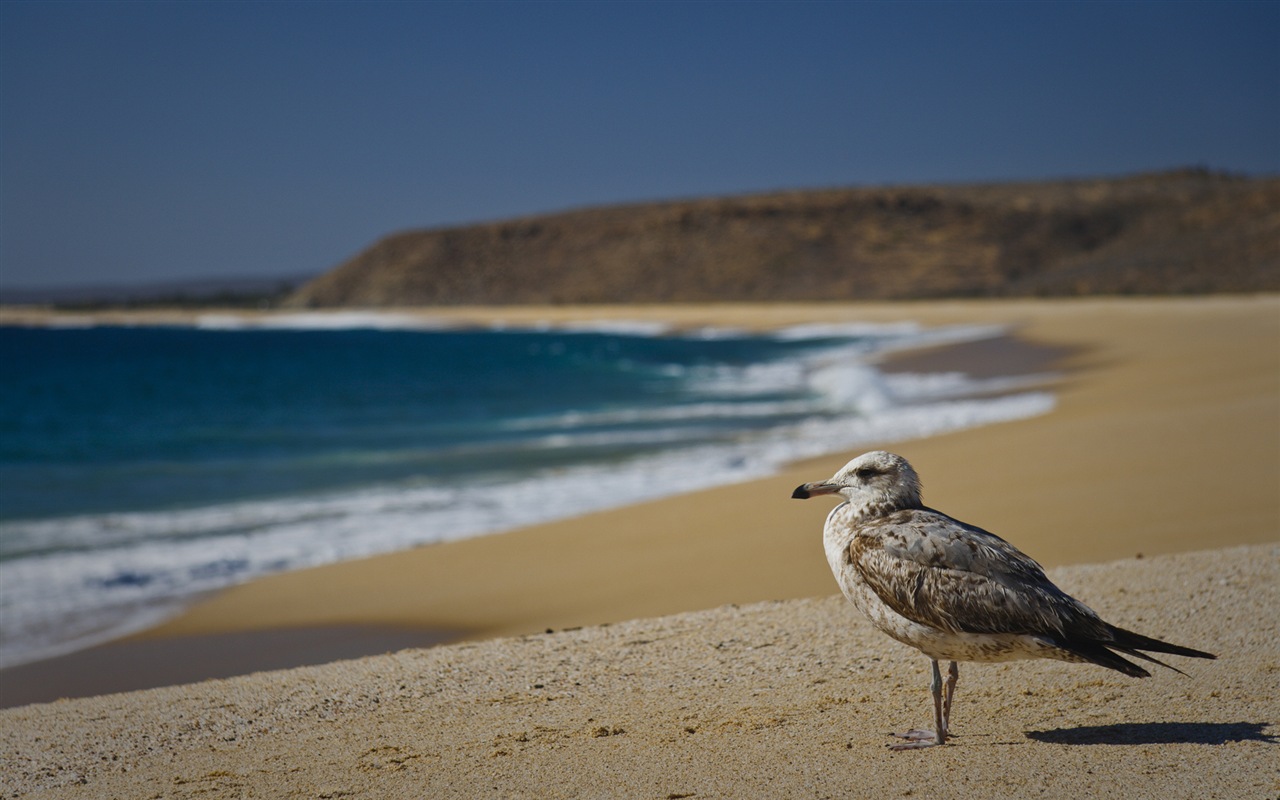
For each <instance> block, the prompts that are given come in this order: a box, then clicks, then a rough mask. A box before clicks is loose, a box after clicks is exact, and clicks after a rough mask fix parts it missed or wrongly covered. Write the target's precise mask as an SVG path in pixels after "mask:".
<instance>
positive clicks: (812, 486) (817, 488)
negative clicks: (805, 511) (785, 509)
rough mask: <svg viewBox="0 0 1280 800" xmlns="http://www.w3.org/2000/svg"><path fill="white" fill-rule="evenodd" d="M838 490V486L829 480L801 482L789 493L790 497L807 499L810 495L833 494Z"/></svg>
mask: <svg viewBox="0 0 1280 800" xmlns="http://www.w3.org/2000/svg"><path fill="white" fill-rule="evenodd" d="M838 491H840V487H839V486H836V485H835V484H833V483H831V482H829V481H818V482H817V483H802V484H800V485H799V486H797V487H796V490H795V491H794V492H792V493H791V499H792V500H808V499H809V498H810V497H817V496H818V495H820V494H835V493H836V492H838Z"/></svg>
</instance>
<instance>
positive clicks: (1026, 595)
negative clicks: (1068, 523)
mask: <svg viewBox="0 0 1280 800" xmlns="http://www.w3.org/2000/svg"><path fill="white" fill-rule="evenodd" d="M829 494H834V495H839V496H840V497H842V498H843V499H844V502H842V503H841V504H840V505H838V506H836V508H835V509H834V510H833V511H832V512H831V513H830V514H829V515H828V516H827V522H826V525H825V526H824V527H823V531H822V540H823V545H824V547H825V549H826V552H827V562H828V563H829V564H830V565H831V571H832V572H833V573H835V577H836V582H837V583H839V584H840V589H841V591H843V592H844V596H845V597H847V598H848V599H849V601H850V602H851V603H853V605H854V606H856V607H857V608H858V610H859V611H861V612H862V613H863V614H865V615H866V616H867V617H868V618H869V619H870V620H871V623H872V624H873V625H875V627H877V628H879V629H880V630H881V631H882V632H884V633H886V634H888V635H889V636H891V637H893V638H894V639H897V640H898V641H899V642H902V643H903V644H906V645H910V646H912V647H914V648H916V649H917V650H919V651H920V652H922V653H924V654H925V655H926V656H928V657H929V658H930V659H931V660H932V662H933V680H932V681H931V683H930V685H929V689H930V691H931V692H932V693H933V710H934V722H935V724H936V727H935V729H934V730H932V731H929V730H909V731H907V732H905V733H895V734H892V735H893V736H896V737H898V738H900V739H904V740H906V741H905V742H903V743H900V744H895V745H892V746H891V748H892V749H894V750H915V749H919V748H924V747H934V746H936V745H942V744H946V742H947V738H948V734H949V731H948V724H949V722H950V719H951V698H952V696H953V694H954V693H955V688H956V682H957V681H958V680H959V678H960V670H959V668H958V667H957V666H956V662H959V661H1011V660H1014V659H1020V658H1053V659H1057V660H1059V661H1071V662H1076V663H1092V664H1098V665H1100V666H1103V667H1107V668H1109V669H1114V670H1116V671H1118V672H1123V673H1124V674H1125V675H1130V676H1133V677H1135V678H1146V677H1149V676H1150V674H1151V673H1149V672H1147V671H1146V670H1145V669H1143V668H1142V667H1140V666H1138V665H1137V664H1135V663H1133V662H1132V661H1129V660H1128V659H1126V658H1122V657H1121V656H1120V655H1118V654H1117V652H1116V651H1119V652H1120V653H1125V654H1127V655H1129V656H1133V657H1135V658H1140V659H1143V660H1144V661H1148V662H1151V663H1154V664H1159V665H1160V666H1162V667H1168V668H1169V669H1171V670H1174V671H1175V672H1182V670H1180V669H1178V668H1177V667H1172V666H1169V665H1168V664H1165V663H1164V662H1163V661H1159V660H1157V659H1155V658H1152V657H1151V656H1149V655H1147V654H1146V653H1143V652H1142V651H1143V650H1149V651H1152V652H1156V653H1172V654H1174V655H1179V656H1188V657H1191V658H1216V656H1214V655H1213V654H1211V653H1205V652H1202V651H1200V650H1192V649H1191V648H1189V647H1181V646H1179V645H1176V644H1169V643H1168V642H1162V641H1160V640H1159V639H1152V638H1150V637H1147V636H1143V635H1141V634H1138V633H1134V632H1133V631H1127V630H1125V629H1124V628H1118V627H1116V626H1115V625H1112V624H1110V623H1108V622H1105V621H1103V619H1102V618H1101V617H1099V616H1098V615H1097V614H1096V613H1095V612H1094V611H1093V609H1091V608H1089V607H1088V606H1086V605H1085V604H1084V603H1081V602H1080V601H1079V600H1076V599H1075V598H1074V597H1071V596H1070V595H1068V594H1067V593H1066V592H1064V591H1062V590H1061V589H1059V588H1058V587H1057V586H1055V585H1054V584H1053V582H1052V581H1050V580H1049V579H1048V578H1047V577H1045V574H1044V569H1043V568H1041V566H1040V565H1039V564H1037V563H1036V562H1035V561H1034V560H1032V559H1031V558H1030V557H1029V556H1027V555H1026V554H1024V553H1023V552H1022V551H1021V550H1019V549H1018V548H1016V547H1014V546H1013V545H1011V544H1009V543H1008V542H1006V541H1005V540H1004V539H1001V538H1000V537H999V536H996V535H995V534H994V533H988V532H987V531H984V530H983V529H982V528H978V527H975V526H973V525H969V524H967V523H964V522H961V521H960V520H957V519H953V518H952V517H949V516H947V515H946V514H943V513H942V512H941V511H935V510H934V509H932V508H928V507H927V506H925V505H924V504H922V503H921V502H920V478H919V477H918V476H917V475H916V471H915V470H914V469H912V467H911V465H910V464H909V463H907V460H906V459H905V458H903V457H902V456H898V455H894V454H893V453H886V452H884V451H882V450H878V451H875V452H871V453H865V454H863V455H860V456H858V457H857V458H855V459H854V460H852V461H850V462H849V463H848V464H846V465H845V466H844V468H843V469H841V470H840V471H839V472H837V473H836V474H835V476H833V477H832V478H830V479H829V480H825V481H817V482H815V483H806V484H803V485H801V486H798V487H797V488H796V490H795V491H794V492H793V493H792V494H791V496H792V497H793V498H796V499H799V500H807V499H809V498H810V497H817V496H818V495H829ZM944 660H945V661H950V662H951V666H950V668H949V669H948V673H947V680H946V683H945V687H944V683H943V680H942V672H941V670H940V668H939V666H938V664H939V662H940V661H944ZM1184 674H1185V673H1184Z"/></svg>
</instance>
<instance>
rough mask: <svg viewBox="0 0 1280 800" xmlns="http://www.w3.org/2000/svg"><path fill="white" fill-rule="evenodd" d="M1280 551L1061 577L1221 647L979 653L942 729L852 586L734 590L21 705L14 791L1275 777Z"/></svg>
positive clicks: (1265, 780)
mask: <svg viewBox="0 0 1280 800" xmlns="http://www.w3.org/2000/svg"><path fill="white" fill-rule="evenodd" d="M1278 567H1280V546H1277V545H1255V546H1253V547H1247V548H1233V549H1222V550H1215V551H1206V552H1201V553H1191V554H1181V555H1176V556H1161V557H1156V558H1144V559H1141V560H1138V559H1127V560H1124V561H1119V562H1115V563H1112V564H1106V565H1101V566H1077V567H1067V568H1061V569H1057V570H1053V571H1052V572H1051V574H1052V576H1053V577H1054V579H1055V580H1057V581H1058V582H1059V583H1060V584H1061V585H1062V586H1063V588H1065V589H1066V590H1067V591H1069V592H1072V593H1073V594H1075V595H1077V596H1078V597H1080V598H1082V599H1084V600H1085V601H1086V602H1088V603H1090V604H1092V605H1094V606H1095V607H1096V608H1098V609H1101V610H1102V611H1103V612H1104V614H1105V615H1106V616H1108V617H1109V618H1111V619H1112V620H1114V621H1116V622H1117V623H1120V624H1122V625H1126V626H1130V627H1134V628H1137V629H1139V630H1141V631H1145V632H1147V633H1152V634H1158V635H1165V636H1168V637H1169V638H1171V639H1175V640H1177V641H1178V642H1181V643H1185V644H1189V645H1193V646H1195V647H1202V648H1207V649H1209V650H1211V651H1214V652H1217V653H1218V654H1220V658H1219V660H1217V661H1212V662H1206V661H1194V662H1192V661H1190V660H1187V659H1180V660H1179V663H1178V666H1180V667H1182V668H1184V669H1185V670H1186V671H1187V673H1188V674H1187V675H1186V676H1183V675H1178V674H1176V673H1173V672H1169V671H1167V670H1160V671H1159V672H1157V674H1155V675H1154V676H1153V677H1151V678H1148V679H1143V680H1135V679H1132V678H1126V677H1124V676H1122V675H1119V674H1117V673H1114V672H1110V671H1107V670H1104V669H1102V668H1100V667H1093V666H1083V665H1073V664H1062V663H1058V662H1040V661H1037V662H1015V663H1010V664H1000V665H966V666H962V667H961V673H960V684H959V688H958V689H957V694H956V705H955V708H954V711H953V715H952V722H953V727H954V732H955V734H956V738H955V739H954V741H953V743H952V744H949V745H948V746H947V747H944V748H934V749H932V750H924V751H915V752H905V753H892V752H890V751H888V750H887V749H886V748H885V744H886V742H887V741H888V738H887V737H886V736H885V732H886V731H889V730H900V729H902V728H903V727H905V726H908V725H921V724H924V723H926V722H927V720H928V719H929V717H930V714H931V704H930V702H929V695H928V690H927V688H926V687H927V683H928V677H927V665H928V662H927V661H926V659H925V658H924V657H923V656H920V655H919V654H917V653H915V652H914V651H910V650H908V649H907V648H905V647H902V646H901V645H898V644H896V643H894V642H892V641H890V640H888V639H887V638H885V637H884V636H882V635H880V634H879V633H877V632H875V631H874V630H872V629H871V627H870V626H869V625H868V624H867V623H866V622H864V621H863V620H862V619H861V618H860V617H859V616H858V615H857V614H856V612H854V610H853V609H852V608H851V607H850V606H848V604H846V603H845V602H844V601H843V600H842V599H839V598H834V597H827V598H822V599H809V600H791V601H785V602H775V603H763V604H756V605H751V606H745V607H727V608H721V609H716V610H712V611H702V612H694V613H689V614H682V615H677V616H671V617H664V618H660V619H649V620H639V621H632V622H624V623H619V624H617V625H611V626H607V627H599V628H589V629H582V630H575V631H563V632H559V633H555V634H542V635H534V636H529V637H525V638H518V639H499V640H491V641H487V642H481V643H469V644H461V645H452V646H447V647H439V648H434V649H427V650H407V651H404V652H401V653H397V654H394V655H386V656H374V657H369V658H365V659H361V660H358V661H344V662H338V663H334V664H329V665H326V666H321V667H305V668H301V669H297V670H292V671H288V672H272V673H261V674H258V675H252V676H248V677H243V678H235V679H231V680H227V681H209V682H206V683H201V684H194V685H190V686H182V687H176V688H170V689H154V690H151V691H148V692H141V693H135V694H122V695H109V696H105V697H97V698H90V699H85V700H75V701H64V702H61V703H54V704H46V705H34V706H26V707H23V708H19V709H12V710H8V711H4V712H0V759H3V769H2V770H0V792H3V794H4V796H6V797H20V796H24V795H25V794H26V793H28V792H32V793H36V792H38V794H33V795H32V796H39V797H42V798H82V797H94V798H107V797H120V798H149V797H156V798H158V797H164V798H209V797H215V798H222V797H235V798H256V797H271V798H277V797H299V798H302V797H306V798H339V797H341V798H370V799H373V798H393V797H396V798H398V797H405V798H411V797H412V798H416V797H431V798H448V797H458V798H475V797H504V798H505V797H528V798H559V797H584V798H595V797H599V798H611V797H627V798H684V797H691V798H700V800H706V799H707V798H754V797H761V798H765V797H769V798H772V797H814V798H837V797H877V798H881V797H908V796H921V797H939V798H948V797H957V798H961V797H962V798H967V799H969V800H972V798H1004V797H1107V796H1115V797H1125V798H1135V800H1136V799H1137V798H1160V799H1161V800H1173V799H1174V798H1215V797H1216V798H1258V799H1259V800H1263V799H1265V798H1275V797H1276V796H1277V794H1278V793H1280V747H1278V745H1280V740H1278V739H1277V736H1280V724H1277V723H1278V722H1280V703H1278V701H1277V698H1276V686H1277V684H1278V683H1280V623H1278V622H1277V618H1276V613H1275V612H1276V609H1277V608H1280V568H1278Z"/></svg>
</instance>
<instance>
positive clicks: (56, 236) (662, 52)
mask: <svg viewBox="0 0 1280 800" xmlns="http://www.w3.org/2000/svg"><path fill="white" fill-rule="evenodd" d="M1185 165H1203V166H1209V167H1212V168H1216V169H1227V170H1232V171H1237V172H1244V173H1249V174H1276V173H1280V3H1275V2H1263V3H1232V2H1209V3H1190V2H1187V3H1174V2H1160V3H1149V2H1127V3H1106V2H1076V3H1048V2H1040V3H1031V2H1028V3H964V2H953V3H936V2H919V3H912V2H902V3H872V2H867V3H766V2H759V3H714V2H701V3H676V2H672V3H660V2H650V3H608V2H595V3H589V2H574V3H570V2H565V3H538V2H524V3H483V2H477V3H409V2H401V3H376V2H362V3H341V2H332V3H324V2H310V3H288V2H264V3H255V2H218V3H198V2H182V3H176V2H175V3H148V2H128V3H114V2H104V1H102V0H98V1H95V2H54V1H51V0H47V1H45V2H38V3H25V2H14V0H5V1H4V2H0V285H4V286H10V287H14V286H69V285H77V284H109V283H130V282H139V281H152V280H172V279H186V278H204V277H210V276H246V275H263V276H267V275H289V274H299V273H308V272H321V271H323V270H325V269H328V268H330V267H332V266H334V265H336V264H337V263H339V262H340V261H342V260H344V259H345V258H347V257H349V256H351V255H353V254H354V253H356V252H358V251H359V250H361V249H363V248H364V247H365V246H367V245H369V244H371V243H372V242H373V241H374V240H376V239H377V238H379V237H381V236H383V235H385V234H387V233H390V232H392V231H396V230H402V229H406V228H421V227H436V226H442V225H449V224H455V223H463V222H472V221H479V220H488V219H499V218H504V217H510V216H517V215H525V214H534V213H542V212H550V211H557V210H562V209H566V208H575V207H581V206H587V205H594V204H600V203H625V202H634V201H644V200H657V199H671V198H682V197H697V196H706V195H720V194H741V193H748V192H757V191H767V190H773V189H783V188H808V187H823V186H844V185H879V184H889V183H894V184H912V183H926V182H963V181H999V180H1007V179H1037V178H1044V177H1063V176H1066V177H1077V176H1079V177H1087V176H1096V175H1115V174H1124V173H1131V172H1137V171H1144V170H1158V169H1167V168H1171V167H1176V166H1185Z"/></svg>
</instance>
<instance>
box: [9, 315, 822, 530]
mask: <svg viewBox="0 0 1280 800" xmlns="http://www.w3.org/2000/svg"><path fill="white" fill-rule="evenodd" d="M813 346H814V343H813V342H806V343H794V342H791V343H785V342H779V341H777V340H773V339H768V338H761V337H736V338H731V339H696V338H695V339H683V338H667V337H640V336H616V335H605V334H596V333H577V334H572V333H570V334H547V333H527V332H523V333H522V332H487V331H486V332H480V331H476V332H463V331H456V332H410V331H376V330H345V331H269V330H268V331H263V330H249V331H205V330H196V329H179V328H93V329H79V330H41V329H23V328H8V329H2V330H0V363H3V364H4V380H3V385H0V519H24V518H35V517H49V516H60V515H71V514H85V513H102V512H109V511H126V510H144V509H156V508H170V507H181V506H189V505H196V504H208V503H218V502H226V501H230V500H240V499H248V498H262V497H273V496H282V495H291V494H297V493H306V492H316V491H321V490H333V489H339V488H351V487H356V486H361V485H371V484H380V483H385V482H388V481H395V480H400V479H404V478H407V477H410V476H416V477H431V476H437V477H441V478H450V477H452V478H454V479H460V478H463V477H464V476H466V475H468V474H474V473H477V472H484V471H486V470H489V469H495V468H503V469H510V468H512V467H515V466H517V465H518V464H519V463H520V462H521V460H522V459H523V460H524V461H527V462H528V463H529V464H530V465H537V466H539V467H544V466H547V465H549V464H551V463H556V462H560V463H571V462H576V461H578V460H580V459H582V458H584V457H587V455H588V453H587V452H586V451H590V450H593V449H594V450H601V449H602V448H601V447H600V446H598V445H597V446H594V447H593V446H592V445H591V444H589V442H591V441H593V440H591V439H589V438H586V437H582V436H581V434H583V433H589V432H590V431H592V430H596V431H604V430H606V429H607V430H610V431H613V432H620V431H632V432H633V433H635V434H637V435H635V436H633V437H632V439H631V442H630V443H629V444H624V443H623V442H621V441H619V439H621V438H622V437H614V438H613V439H612V440H609V441H610V442H611V443H610V444H609V446H608V449H609V450H610V451H611V453H610V455H611V456H612V457H619V456H625V455H627V454H629V453H632V452H636V451H641V450H644V449H646V448H647V447H653V446H657V445H663V446H665V445H667V444H668V443H669V439H668V438H664V437H658V438H657V439H654V440H650V441H646V439H645V437H644V436H643V435H642V434H643V432H644V431H645V430H656V429H658V428H661V430H662V431H663V433H664V435H665V436H666V437H669V436H670V434H671V433H672V432H673V430H678V429H679V427H680V426H679V424H678V421H677V420H674V419H673V418H672V417H670V416H669V417H668V418H666V419H664V420H662V421H661V422H657V421H654V420H651V419H644V418H643V416H644V415H643V413H635V414H634V415H633V416H634V417H636V419H634V420H633V421H631V422H630V423H627V422H625V421H620V420H617V419H614V420H611V421H609V422H602V423H598V424H595V425H592V424H591V422H590V420H589V419H588V420H586V421H585V422H584V424H583V425H581V426H577V427H576V429H575V433H576V434H577V435H579V440H580V441H581V442H583V443H582V444H579V445H577V446H574V445H573V444H572V443H566V446H564V447H561V448H546V447H542V448H536V447H534V446H533V445H534V444H535V443H536V442H538V441H539V440H540V439H541V438H542V437H543V436H544V435H545V430H540V429H538V428H537V427H536V426H531V425H530V424H529V423H531V422H532V421H536V420H539V419H553V418H555V417H557V416H563V415H564V414H566V413H569V412H574V411H577V412H583V413H587V414H594V415H596V416H599V415H600V412H607V411H610V410H612V411H621V410H630V411H633V412H643V411H645V410H646V409H652V408H654V407H658V406H672V405H674V406H680V405H685V404H690V403H695V402H697V403H705V402H708V401H713V400H716V399H718V395H717V393H716V392H714V391H705V390H704V388H702V387H699V386H696V385H693V384H691V382H690V376H693V375H697V374H699V373H700V371H701V372H702V373H704V374H705V373H706V372H707V371H712V372H714V371H715V370H716V369H718V368H726V369H735V368H741V367H743V366H745V365H747V364H751V363H759V362H761V361H765V362H767V361H771V360H777V359H781V358H785V357H787V356H788V355H789V354H794V353H797V352H800V351H807V350H811V349H812V348H813ZM788 392H790V393H794V387H784V388H782V389H780V390H779V391H777V392H772V393H770V392H767V391H766V392H762V393H759V394H756V395H754V397H755V399H757V400H759V399H773V398H778V397H781V396H783V395H784V394H786V393H788ZM722 394H723V393H722ZM729 395H730V397H729V398H728V399H740V398H739V397H738V396H737V395H736V394H734V393H733V392H730V393H729ZM776 422H777V420H776V419H771V420H769V423H770V424H773V423H776ZM521 423H525V425H524V427H523V428H522V427H521ZM739 426H746V427H750V421H745V420H742V419H738V420H734V421H732V424H725V423H724V422H723V421H717V420H715V419H711V420H708V419H705V418H702V419H697V420H688V421H685V427H686V428H687V429H688V430H687V431H686V432H687V433H688V441H690V442H693V441H698V440H701V439H703V438H705V437H706V436H708V435H715V432H716V431H715V430H714V429H716V428H717V427H718V428H720V432H721V433H723V432H725V431H726V430H728V429H730V428H734V427H739ZM695 428H696V429H697V430H694V429H695ZM708 428H711V429H712V430H707V429H708Z"/></svg>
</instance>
